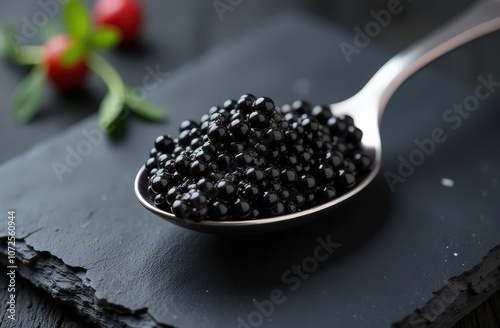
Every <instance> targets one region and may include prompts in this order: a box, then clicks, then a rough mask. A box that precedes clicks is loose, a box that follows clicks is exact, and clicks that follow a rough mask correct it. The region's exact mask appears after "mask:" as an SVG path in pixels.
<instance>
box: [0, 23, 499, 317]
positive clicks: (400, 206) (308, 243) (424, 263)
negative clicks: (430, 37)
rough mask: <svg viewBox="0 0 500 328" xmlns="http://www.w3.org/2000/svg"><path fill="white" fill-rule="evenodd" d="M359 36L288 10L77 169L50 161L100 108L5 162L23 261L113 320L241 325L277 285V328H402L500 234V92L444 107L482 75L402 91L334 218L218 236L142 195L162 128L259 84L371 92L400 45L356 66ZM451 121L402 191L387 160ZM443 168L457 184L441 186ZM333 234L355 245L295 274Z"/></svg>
mask: <svg viewBox="0 0 500 328" xmlns="http://www.w3.org/2000/svg"><path fill="white" fill-rule="evenodd" d="M349 38H350V36H349V35H347V34H344V33H343V32H341V31H338V30H336V29H334V28H332V27H331V26H328V25H322V24H318V23H314V22H312V21H311V20H309V19H308V18H304V17H302V16H298V15H287V16H282V17H281V18H277V19H276V20H274V21H273V22H270V23H268V24H267V25H262V26H260V27H259V28H257V29H256V30H255V31H254V32H253V33H250V34H248V35H245V36H242V38H241V40H236V41H235V42H234V43H230V44H227V45H225V46H221V47H220V48H218V49H216V50H214V51H212V52H211V53H209V54H207V55H206V56H204V57H203V58H201V59H199V60H198V61H197V62H195V63H193V64H192V65H190V66H187V67H185V68H184V69H181V70H179V71H178V72H177V73H175V74H172V75H171V76H170V77H169V81H167V83H165V84H164V85H163V86H162V87H161V90H160V89H157V90H155V91H154V92H152V93H151V98H152V99H154V100H156V101H158V102H160V103H161V104H162V105H164V106H165V107H166V108H168V110H169V113H170V120H169V122H167V123H166V124H165V125H152V124H149V123H146V122H143V121H140V120H133V121H131V122H130V124H129V125H130V126H129V128H130V129H129V133H128V134H127V135H126V136H125V138H124V140H122V141H121V142H111V141H108V140H107V139H104V140H102V141H101V140H97V142H96V145H95V146H92V147H91V148H92V151H91V152H90V154H89V155H88V156H86V157H83V158H82V160H81V163H79V164H78V165H76V167H74V168H72V172H71V173H66V174H64V175H63V176H62V178H63V181H62V182H60V181H59V180H58V178H57V177H56V175H55V174H54V171H53V169H52V166H51V164H52V163H53V162H55V161H57V162H60V163H63V164H64V163H65V160H66V159H65V157H66V156H67V154H68V150H69V149H75V150H76V149H77V148H78V145H79V144H80V145H82V144H81V142H82V140H87V137H86V136H85V131H93V129H95V127H96V118H95V117H90V118H89V119H87V120H85V121H83V122H82V123H80V124H78V125H76V126H74V127H73V128H72V129H70V130H68V131H67V132H65V133H63V134H62V135H61V136H60V137H59V138H57V139H54V140H51V141H49V142H46V143H44V144H43V145H40V146H38V147H36V148H34V149H33V150H32V151H30V152H29V153H27V154H25V155H23V156H21V157H19V158H16V159H14V160H11V161H9V162H7V163H5V164H4V165H3V166H2V167H1V168H0V179H1V181H2V182H3V183H2V185H1V186H0V199H2V202H1V204H0V207H1V208H0V210H1V212H2V213H6V211H7V209H12V208H13V209H16V210H17V236H18V237H19V238H20V239H23V240H24V242H25V243H26V247H23V248H22V249H20V250H19V252H18V253H19V256H21V257H26V259H28V263H29V265H26V266H22V267H21V268H20V273H21V274H22V275H23V276H24V277H26V278H27V279H28V280H30V281H32V282H33V283H35V284H36V285H38V286H40V287H41V288H43V289H45V290H47V291H48V292H50V293H51V294H52V295H53V296H55V297H57V298H59V299H61V300H64V301H66V302H68V303H70V304H73V305H74V306H76V307H81V309H80V311H82V312H84V313H86V314H87V315H88V316H90V317H91V318H92V319H93V320H95V321H97V322H100V323H103V322H107V323H108V324H109V326H112V325H113V324H116V323H118V322H121V323H124V324H126V325H129V326H132V327H133V326H134V325H138V326H142V325H152V324H154V323H157V324H158V325H161V324H164V325H171V326H176V327H214V326H216V327H237V326H238V321H237V320H238V318H239V317H241V318H242V319H244V320H245V321H247V322H248V316H249V315H250V318H253V319H254V320H257V319H259V318H260V316H259V315H255V314H252V313H257V311H258V308H257V307H256V306H255V304H254V302H257V303H262V302H265V301H266V300H269V299H270V298H271V294H272V293H273V290H275V289H279V290H281V291H282V292H283V296H282V297H281V298H280V300H283V299H284V298H285V300H284V302H283V303H282V304H279V305H276V306H274V309H273V311H272V314H270V315H269V317H266V318H265V320H264V322H263V323H262V326H273V327H290V326H310V325H311V324H312V325H314V326H316V327H322V326H331V325H332V324H335V325H338V326H349V327H364V326H367V325H368V326H373V327H378V326H388V325H390V324H391V323H393V322H396V321H399V320H402V318H404V317H405V316H407V315H408V314H409V313H411V312H412V311H413V310H414V309H416V308H419V307H422V306H424V305H425V304H426V303H427V302H428V301H430V300H431V298H432V297H433V294H432V292H434V291H438V290H439V289H441V288H442V287H443V286H444V285H445V284H446V282H447V280H448V279H449V278H451V277H453V276H457V275H460V274H461V273H462V272H464V271H466V270H468V269H471V268H472V267H474V266H475V265H476V264H478V263H479V262H480V261H481V258H482V257H483V256H485V255H486V254H487V253H488V251H489V250H490V249H492V248H493V247H494V246H496V245H498V244H499V241H500V233H499V231H500V229H499V228H500V223H499V222H498V220H496V218H497V217H498V211H499V208H498V204H497V203H496V200H497V199H498V195H499V190H498V179H499V173H500V170H499V168H500V155H499V154H498V153H495V152H494V151H492V149H496V140H498V137H499V132H498V131H497V129H496V122H498V119H499V116H500V113H499V112H498V110H496V108H495V107H498V104H499V101H498V97H491V98H490V99H489V100H487V101H484V102H482V103H481V104H480V107H479V109H478V110H477V111H476V112H474V113H472V114H471V116H470V117H469V118H468V119H467V120H464V121H463V125H462V126H461V127H460V129H456V130H453V129H451V125H450V123H447V122H445V121H444V120H443V118H442V115H443V112H444V111H445V110H446V109H447V108H450V107H452V106H453V104H454V103H455V102H462V101H463V99H464V98H465V97H466V96H468V95H470V94H473V92H474V89H470V88H465V87H463V86H460V85H457V84H456V83H453V81H449V80H447V79H446V78H444V77H441V76H439V74H437V73H433V72H432V68H429V69H427V70H426V71H425V72H422V73H419V74H418V75H417V76H415V77H414V78H413V79H412V80H411V81H409V82H408V83H407V84H405V86H403V87H402V89H401V90H400V91H399V92H398V94H397V95H396V96H395V97H394V100H393V101H391V103H390V104H389V107H388V109H387V112H386V115H385V117H384V122H383V125H382V129H383V131H384V132H383V136H382V137H383V145H384V166H383V168H382V173H381V175H380V176H379V178H378V179H377V180H376V181H375V182H374V183H373V184H372V185H371V186H370V187H369V188H368V189H367V190H366V191H365V192H363V193H362V194H361V195H360V196H359V197H357V198H356V199H353V200H352V201H351V202H349V203H348V204H347V205H345V206H344V207H343V208H342V209H341V210H339V211H338V212H336V213H335V214H334V215H332V216H331V217H325V218H324V219H323V220H320V221H318V222H314V223H312V224H309V225H307V226H304V227H299V228H297V229H293V230H290V231H284V232H280V233H276V234H272V235H264V236H248V237H238V238H234V237H224V236H212V235H204V234H199V233H196V232H191V231H184V230H182V229H180V228H177V227H175V226H172V225H170V224H168V223H165V222H164V221H162V220H160V219H158V218H156V217H154V216H152V215H150V214H149V213H147V212H146V211H145V210H143V209H142V208H141V206H140V205H139V204H138V203H137V201H136V200H135V197H134V195H133V188H132V183H133V178H134V176H135V173H136V171H137V169H138V168H139V167H140V165H142V163H143V161H144V160H145V158H146V156H147V153H148V151H149V148H150V147H151V145H152V141H153V140H154V137H155V136H156V135H158V134H160V133H164V132H168V133H176V130H177V128H176V127H177V125H178V123H179V122H180V121H182V120H184V119H186V118H197V117H199V116H200V115H201V113H203V112H204V111H206V110H207V109H208V107H210V106H211V105H214V104H220V103H222V102H223V101H224V100H225V99H226V98H228V97H237V96H239V95H240V94H241V93H244V92H252V93H255V94H259V95H260V94H266V95H270V96H272V97H273V98H275V99H276V100H277V101H278V102H279V103H283V102H286V101H293V100H294V99H296V98H298V97H300V96H299V95H298V94H296V93H295V91H294V88H293V86H294V82H295V81H297V80H298V79H307V80H309V81H310V83H311V86H312V88H311V92H310V93H309V94H308V95H307V98H308V99H311V100H312V101H314V102H315V103H329V102H334V101H338V100H341V99H344V98H347V97H348V96H350V95H351V94H353V93H354V92H356V91H357V90H358V89H359V88H360V87H361V86H362V85H363V83H365V82H366V80H367V79H368V78H369V76H370V75H371V74H373V73H374V72H375V71H376V69H377V68H378V67H379V66H380V65H381V64H382V63H383V62H384V61H385V60H387V59H388V57H389V56H388V55H387V54H386V53H384V52H382V51H380V49H377V48H376V47H375V46H370V47H369V48H367V49H364V50H363V52H362V54H361V55H360V56H361V58H362V60H359V64H358V65H356V66H354V65H348V64H347V63H346V62H345V60H344V58H343V57H342V54H341V52H340V50H339V47H338V44H339V43H340V42H341V41H345V40H348V41H349ZM492 73H493V74H494V75H493V76H500V72H492ZM438 127H440V128H443V129H444V130H445V131H446V133H447V134H448V140H447V141H446V143H444V144H442V145H438V146H437V148H436V151H435V152H434V153H433V154H432V155H430V156H429V157H428V158H426V160H425V163H424V164H423V165H421V166H419V167H417V168H416V169H415V172H414V173H413V174H412V175H411V176H410V177H408V178H407V179H406V181H405V182H404V183H401V184H398V185H396V191H395V192H394V193H391V191H390V189H389V187H388V185H387V183H386V181H385V179H384V176H383V174H384V172H386V171H388V170H390V171H391V172H397V169H398V165H399V159H398V156H400V155H401V156H403V157H404V158H408V155H409V154H410V153H411V152H412V151H414V150H415V149H418V148H417V146H416V145H415V144H414V139H415V138H418V139H420V140H422V139H424V138H429V137H430V136H431V133H432V130H433V129H435V128H438ZM478 127H481V128H480V129H478ZM98 135H99V133H98ZM26 172H29V174H26ZM442 178H451V179H453V180H454V181H455V186H454V187H453V188H448V187H444V186H442V185H441V179H442ZM5 233H6V227H5V226H1V227H0V236H3V237H4V236H5ZM318 238H319V239H321V240H323V241H328V240H331V241H332V242H334V243H336V244H341V245H342V246H340V247H337V248H335V250H334V252H333V254H332V255H330V256H328V258H327V259H326V260H325V261H323V262H321V263H319V266H318V267H317V268H315V270H311V271H314V272H311V273H310V274H307V275H302V276H301V277H302V278H299V276H298V275H296V274H293V273H290V272H289V270H293V266H294V265H302V263H304V264H305V263H310V262H308V260H306V259H307V258H308V257H310V256H312V255H313V254H314V250H315V249H316V247H317V246H318V245H321V242H319V241H318V240H319V239H318ZM337 246H338V245H337ZM455 254H456V255H455ZM19 261H21V260H19ZM24 261H26V260H24ZM304 261H305V262H304ZM497 265H498V264H497ZM492 288H493V287H492ZM254 300H255V301H254ZM270 312H271V311H270ZM262 317H263V316H262ZM256 322H257V321H256Z"/></svg>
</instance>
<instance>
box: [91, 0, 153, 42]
mask: <svg viewBox="0 0 500 328" xmlns="http://www.w3.org/2000/svg"><path fill="white" fill-rule="evenodd" d="M93 13H94V20H95V23H96V25H98V26H104V25H112V26H115V27H116V28H118V29H119V30H120V32H121V34H122V44H123V43H132V42H134V41H136V40H137V39H138V37H139V33H140V31H141V26H142V21H143V16H144V15H143V8H142V5H141V4H140V3H139V2H138V1H136V0H98V1H97V2H96V4H95V5H94V11H93Z"/></svg>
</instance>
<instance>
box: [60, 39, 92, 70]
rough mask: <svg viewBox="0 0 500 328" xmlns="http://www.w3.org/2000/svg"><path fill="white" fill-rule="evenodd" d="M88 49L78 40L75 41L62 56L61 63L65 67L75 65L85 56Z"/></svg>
mask: <svg viewBox="0 0 500 328" xmlns="http://www.w3.org/2000/svg"><path fill="white" fill-rule="evenodd" d="M86 51H87V49H85V47H84V46H83V45H82V44H81V43H78V42H75V43H73V44H72V45H71V46H70V47H69V48H68V49H67V50H66V51H65V52H64V54H63V55H62V56H61V58H60V64H61V65H62V66H63V67H71V66H74V65H75V64H76V63H78V61H79V60H80V59H81V58H82V57H83V56H85V54H86Z"/></svg>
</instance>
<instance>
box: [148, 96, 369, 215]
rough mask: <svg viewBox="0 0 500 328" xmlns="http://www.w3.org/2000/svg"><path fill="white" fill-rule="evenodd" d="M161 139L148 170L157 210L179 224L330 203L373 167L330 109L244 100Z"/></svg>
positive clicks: (352, 131)
mask: <svg viewBox="0 0 500 328" xmlns="http://www.w3.org/2000/svg"><path fill="white" fill-rule="evenodd" d="M179 130H180V133H179V136H178V137H177V138H173V137H171V136H168V135H163V136H159V137H158V138H156V140H155V142H154V148H153V149H151V151H150V157H149V159H148V160H147V161H146V164H145V168H146V170H147V175H148V177H147V178H148V180H149V184H148V193H149V196H150V198H151V201H152V202H153V203H154V205H155V206H157V207H158V208H161V209H163V210H166V211H168V212H171V213H173V214H174V215H176V216H177V217H180V218H183V219H188V220H194V221H201V220H214V221H221V220H253V219H259V218H268V217H273V216H279V215H284V214H290V213H295V212H300V211H303V210H305V209H308V208H311V207H314V206H316V205H319V204H322V203H325V202H328V201H331V200H333V199H335V198H336V197H339V196H340V195H342V194H343V193H345V192H347V191H348V190H349V189H351V188H353V187H354V186H355V185H356V182H357V181H359V180H360V179H362V177H363V176H364V175H366V174H367V172H368V171H369V170H370V168H371V165H372V163H371V159H370V157H369V156H368V155H367V154H365V153H364V151H363V150H362V149H361V147H360V141H361V138H362V135H363V134H362V131H361V130H360V129H358V128H357V127H356V126H354V121H353V119H352V118H351V117H349V116H345V115H344V116H333V115H332V113H331V111H330V109H329V108H328V107H327V106H316V107H311V105H309V104H308V103H307V102H305V101H295V102H294V103H293V104H292V105H284V106H282V107H281V108H278V107H277V106H275V104H274V102H273V100H272V99H270V98H267V97H260V98H257V97H255V96H253V95H251V94H245V95H243V96H241V97H240V99H239V100H232V99H230V100H227V101H225V102H224V105H223V106H222V107H216V106H214V107H211V108H210V109H209V112H208V114H205V115H203V116H202V117H201V119H200V121H199V122H196V121H192V120H186V121H184V122H182V123H181V124H180V128H179Z"/></svg>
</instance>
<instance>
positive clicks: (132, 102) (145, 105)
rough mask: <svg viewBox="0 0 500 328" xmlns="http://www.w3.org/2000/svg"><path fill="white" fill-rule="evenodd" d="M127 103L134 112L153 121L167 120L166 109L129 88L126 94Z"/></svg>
mask: <svg viewBox="0 0 500 328" xmlns="http://www.w3.org/2000/svg"><path fill="white" fill-rule="evenodd" d="M125 104H126V105H127V107H128V108H129V109H130V110H131V111H133V112H134V113H136V114H138V115H140V116H142V117H143V118H145V119H147V120H150V121H153V122H163V121H164V120H165V117H166V115H165V111H164V109H163V108H161V107H158V106H156V105H155V104H152V103H150V102H147V101H145V100H144V99H141V98H140V97H139V96H138V95H137V93H136V92H135V91H134V90H132V89H130V88H127V91H126V94H125Z"/></svg>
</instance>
